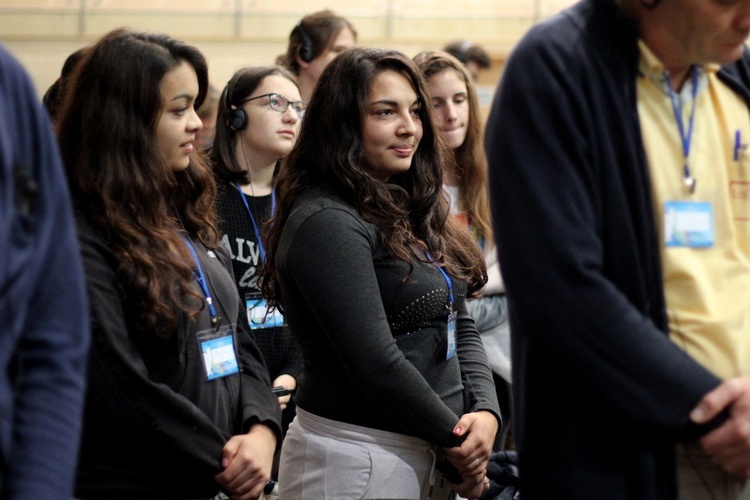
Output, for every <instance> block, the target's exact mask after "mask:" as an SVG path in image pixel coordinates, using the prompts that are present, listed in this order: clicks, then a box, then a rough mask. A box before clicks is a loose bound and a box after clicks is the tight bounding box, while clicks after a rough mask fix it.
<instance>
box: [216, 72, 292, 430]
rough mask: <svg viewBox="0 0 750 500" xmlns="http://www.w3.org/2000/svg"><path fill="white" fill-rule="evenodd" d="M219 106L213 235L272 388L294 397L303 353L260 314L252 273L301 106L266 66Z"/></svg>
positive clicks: (232, 85)
mask: <svg viewBox="0 0 750 500" xmlns="http://www.w3.org/2000/svg"><path fill="white" fill-rule="evenodd" d="M220 102H221V103H222V105H221V106H220V109H219V113H218V118H217V127H216V138H215V141H214V145H213V148H212V149H211V153H210V155H211V160H212V163H213V169H214V172H215V173H216V176H217V178H218V183H217V184H218V195H217V198H216V203H217V212H218V216H219V219H220V224H219V230H220V232H221V233H222V241H223V242H224V245H225V246H226V247H227V248H228V249H229V253H230V256H231V257H232V267H233V269H234V276H235V279H236V282H237V289H238V290H239V293H240V297H241V298H242V299H244V303H245V306H246V309H247V317H248V322H249V324H250V328H252V329H253V333H255V340H256V342H257V344H258V347H259V348H260V350H261V352H262V353H263V358H264V359H265V361H266V365H267V367H268V371H269V375H270V376H271V381H272V384H273V386H274V387H283V388H284V389H286V390H289V391H294V390H295V389H296V388H297V377H298V376H299V374H300V372H301V371H302V354H301V353H300V350H299V346H298V345H297V342H296V341H295V340H294V337H292V334H291V333H290V332H289V331H288V330H287V329H285V328H284V317H283V316H282V315H281V314H279V313H278V311H276V310H271V311H268V309H267V308H266V306H265V300H264V299H263V297H262V296H261V293H260V288H259V285H258V274H259V272H260V268H261V266H262V265H263V259H264V258H265V253H266V251H265V246H264V244H263V241H262V239H261V233H260V231H261V228H262V227H263V225H264V224H265V223H266V221H267V220H268V219H269V218H270V217H271V214H272V212H273V210H274V206H275V204H276V193H275V191H274V182H273V180H274V176H275V174H276V171H277V169H278V164H279V162H280V160H281V159H282V158H283V157H284V156H286V155H287V154H288V153H289V151H290V150H291V149H292V146H293V145H294V141H295V140H296V139H297V133H298V132H299V126H300V122H301V119H302V115H303V114H304V111H305V104H304V103H303V102H302V101H301V100H300V94H299V87H297V84H296V83H295V81H294V77H293V76H292V75H291V74H290V73H289V72H288V71H286V70H285V69H283V68H278V67H273V66H260V67H251V68H243V69H240V70H239V71H237V72H236V73H235V74H234V76H232V78H231V79H230V80H229V83H227V86H226V88H225V89H224V91H223V92H222V94H221V99H220ZM279 403H280V404H281V407H282V409H283V410H284V411H283V414H282V416H283V421H284V425H283V428H284V430H286V428H287V427H288V425H289V422H291V421H292V418H294V406H293V403H292V402H291V395H290V394H287V395H283V396H281V397H279Z"/></svg>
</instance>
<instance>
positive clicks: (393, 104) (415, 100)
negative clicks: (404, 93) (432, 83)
mask: <svg viewBox="0 0 750 500" xmlns="http://www.w3.org/2000/svg"><path fill="white" fill-rule="evenodd" d="M377 104H386V105H388V106H398V102H396V101H392V100H390V99H381V100H380V101H374V102H371V103H370V106H375V105H377ZM415 104H421V103H420V101H419V97H417V98H416V99H414V102H413V103H411V106H414V105H415Z"/></svg>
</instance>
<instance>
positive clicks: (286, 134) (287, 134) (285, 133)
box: [279, 130, 297, 139]
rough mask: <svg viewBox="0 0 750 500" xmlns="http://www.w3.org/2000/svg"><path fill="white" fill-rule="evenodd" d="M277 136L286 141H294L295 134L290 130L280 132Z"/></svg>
mask: <svg viewBox="0 0 750 500" xmlns="http://www.w3.org/2000/svg"><path fill="white" fill-rule="evenodd" d="M279 135H283V136H284V137H286V138H288V139H294V138H295V136H296V135H297V134H295V133H294V131H292V130H280V131H279Z"/></svg>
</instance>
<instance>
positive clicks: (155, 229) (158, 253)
mask: <svg viewBox="0 0 750 500" xmlns="http://www.w3.org/2000/svg"><path fill="white" fill-rule="evenodd" d="M183 61H184V62H187V63H188V64H190V65H191V66H192V67H193V69H194V70H195V72H196V74H197V76H198V85H199V93H198V96H197V99H196V101H195V104H194V106H195V107H196V108H198V107H200V105H201V103H202V102H203V100H204V98H205V96H206V92H207V88H208V71H207V66H206V60H205V58H204V57H203V55H202V54H201V53H200V52H199V51H198V50H197V49H196V48H194V47H192V46H189V45H186V44H185V43H183V42H181V41H179V40H175V39H173V38H171V37H169V36H166V35H160V34H152V33H144V32H138V31H132V30H129V29H117V30H114V31H112V32H110V33H108V34H107V35H105V36H104V37H103V38H102V39H101V40H99V41H98V42H97V43H96V44H95V45H93V46H92V47H91V48H90V49H89V50H87V52H86V54H85V56H84V58H83V59H82V60H81V62H80V63H79V64H78V65H77V66H76V70H75V73H74V74H73V76H72V81H71V83H70V87H69V93H68V95H67V98H66V101H65V105H64V108H63V110H62V114H61V117H60V121H59V123H58V127H57V130H58V137H59V142H60V149H61V152H62V156H63V160H64V162H65V168H66V173H67V177H68V183H69V185H70V189H71V192H72V195H73V199H74V202H75V205H76V207H77V208H78V209H79V210H80V211H82V212H83V213H84V214H86V215H87V217H88V218H89V219H90V220H91V221H92V224H93V225H94V226H95V227H97V228H98V229H99V230H100V231H101V232H102V234H103V235H104V238H105V239H106V241H107V243H108V244H109V246H110V248H111V249H112V250H113V252H114V253H115V254H116V255H117V257H119V260H120V262H119V267H118V269H117V282H118V288H119V293H120V295H121V298H122V300H123V303H124V306H125V308H126V313H127V314H128V319H129V320H130V321H132V322H133V324H134V326H135V327H136V328H137V329H139V330H142V331H144V332H153V333H155V334H156V335H159V336H161V337H167V336H169V335H171V334H172V333H173V332H174V331H175V328H176V326H177V324H178V321H179V317H180V315H181V313H186V314H187V315H188V317H191V318H192V317H195V316H196V315H197V314H198V312H199V311H200V310H201V309H202V308H203V307H204V305H205V304H204V301H203V298H202V296H199V295H198V294H197V293H195V292H193V291H192V290H191V288H190V285H191V283H192V282H193V275H192V271H191V265H190V264H191V263H192V262H193V259H192V256H191V254H190V252H189V250H188V248H187V246H186V244H185V241H184V237H183V233H182V231H184V232H186V233H189V234H191V235H194V236H195V237H197V238H199V239H200V241H201V242H203V243H204V244H205V245H206V246H208V247H211V248H215V247H216V246H217V245H218V243H219V234H218V231H217V229H216V220H215V212H214V197H215V194H216V185H215V183H214V181H213V176H212V174H211V172H210V170H209V169H208V168H207V166H206V165H205V163H204V161H203V159H202V158H201V156H200V154H199V153H194V154H193V155H192V156H191V158H190V165H189V167H188V168H187V169H185V170H184V171H181V172H173V171H172V170H171V169H170V168H169V166H168V164H167V162H166V160H165V158H164V157H163V155H162V153H161V151H160V149H159V147H158V145H157V140H156V127H157V124H158V121H159V118H160V116H161V112H162V106H163V104H162V96H161V92H160V88H159V85H160V82H161V80H162V78H163V77H164V75H165V74H166V73H167V72H169V71H171V70H172V69H174V68H176V67H177V66H178V65H179V64H180V63H182V62H183Z"/></svg>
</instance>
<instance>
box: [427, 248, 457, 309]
mask: <svg viewBox="0 0 750 500" xmlns="http://www.w3.org/2000/svg"><path fill="white" fill-rule="evenodd" d="M427 258H428V259H429V261H430V262H432V263H433V264H435V267H437V268H438V271H440V274H442V275H443V278H445V282H446V283H447V284H448V312H451V313H452V312H453V282H452V281H451V277H450V276H448V273H446V272H445V269H443V266H441V265H440V264H438V263H437V262H435V259H433V258H432V255H430V253H429V252H427Z"/></svg>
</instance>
